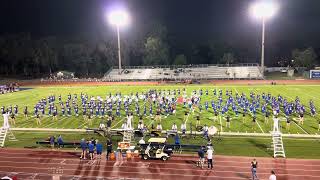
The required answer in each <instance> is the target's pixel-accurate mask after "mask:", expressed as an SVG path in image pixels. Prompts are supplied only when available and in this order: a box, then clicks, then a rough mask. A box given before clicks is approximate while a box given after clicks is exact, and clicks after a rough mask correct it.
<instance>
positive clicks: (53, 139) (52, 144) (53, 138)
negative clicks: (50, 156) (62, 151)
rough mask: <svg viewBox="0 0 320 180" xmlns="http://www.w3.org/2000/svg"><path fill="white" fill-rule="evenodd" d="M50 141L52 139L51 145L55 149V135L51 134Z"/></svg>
mask: <svg viewBox="0 0 320 180" xmlns="http://www.w3.org/2000/svg"><path fill="white" fill-rule="evenodd" d="M49 141H50V146H51V148H52V149H53V148H54V143H55V137H54V136H50V138H49Z"/></svg>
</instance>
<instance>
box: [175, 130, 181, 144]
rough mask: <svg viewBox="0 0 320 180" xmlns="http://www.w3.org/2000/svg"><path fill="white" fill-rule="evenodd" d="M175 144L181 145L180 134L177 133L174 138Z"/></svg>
mask: <svg viewBox="0 0 320 180" xmlns="http://www.w3.org/2000/svg"><path fill="white" fill-rule="evenodd" d="M174 142H175V144H176V145H180V137H179V134H178V133H177V134H176V136H175V137H174Z"/></svg>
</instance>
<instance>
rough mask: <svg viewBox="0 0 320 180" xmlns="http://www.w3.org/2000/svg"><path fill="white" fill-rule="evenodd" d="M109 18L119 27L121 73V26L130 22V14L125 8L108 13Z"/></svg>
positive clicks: (112, 23)
mask: <svg viewBox="0 0 320 180" xmlns="http://www.w3.org/2000/svg"><path fill="white" fill-rule="evenodd" d="M108 20H109V23H110V24H111V25H114V26H116V28H117V37H118V58H119V74H121V45H120V27H122V26H125V25H127V24H128V23H129V15H128V13H127V12H126V11H124V10H115V11H112V12H111V13H110V14H108Z"/></svg>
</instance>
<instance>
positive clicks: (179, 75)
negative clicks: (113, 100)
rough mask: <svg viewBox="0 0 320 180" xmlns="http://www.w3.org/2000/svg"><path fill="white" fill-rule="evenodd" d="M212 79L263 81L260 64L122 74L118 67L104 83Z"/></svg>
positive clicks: (153, 69) (158, 68) (137, 69)
mask: <svg viewBox="0 0 320 180" xmlns="http://www.w3.org/2000/svg"><path fill="white" fill-rule="evenodd" d="M212 79H263V75H262V73H261V69H260V66H259V64H256V63H249V64H248V63H246V64H230V65H226V64H199V65H170V66H169V65H158V66H126V67H123V69H122V72H121V74H119V73H118V67H113V68H111V69H110V70H109V71H108V72H107V73H106V74H105V75H104V77H103V81H123V80H132V81H135V80H140V81H141V80H142V81H149V80H150V81H154V80H156V81H159V80H175V81H182V80H212Z"/></svg>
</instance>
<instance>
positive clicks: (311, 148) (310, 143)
mask: <svg viewBox="0 0 320 180" xmlns="http://www.w3.org/2000/svg"><path fill="white" fill-rule="evenodd" d="M13 133H14V135H15V136H16V138H17V139H18V141H7V142H6V146H7V147H14V148H22V147H32V148H37V149H47V148H49V146H43V145H41V146H39V145H36V143H35V142H36V141H41V140H45V139H46V138H47V137H48V136H50V135H55V136H57V135H59V134H61V135H62V137H63V139H64V141H65V142H78V141H80V139H82V138H86V139H91V138H92V137H93V138H94V139H99V141H100V142H102V143H103V144H104V143H105V142H106V140H105V139H104V138H103V137H101V136H98V135H95V134H87V133H79V134H75V133H66V132H61V133H55V134H50V133H49V134H48V133H47V132H13ZM121 139H122V138H121V137H120V136H113V137H112V141H113V144H114V147H113V148H114V149H115V148H116V144H117V142H118V141H120V140H121ZM147 139H148V138H146V139H145V140H147ZM212 140H213V144H214V149H215V154H218V155H232V156H251V157H272V156H273V152H272V150H271V149H268V148H269V147H270V144H271V143H270V142H271V138H261V137H254V138H253V137H239V136H234V137H232V136H228V137H221V140H218V138H217V137H214V138H213V139H212ZM283 140H284V144H285V150H286V156H287V157H288V158H304V159H320V151H319V148H320V141H319V140H317V139H299V138H284V139H283ZM168 143H174V139H173V138H168ZM181 143H182V144H195V145H206V143H207V141H206V140H205V139H203V138H201V137H196V138H195V139H194V138H189V137H187V138H182V139H181ZM105 148H106V147H105V146H104V149H105ZM65 149H68V148H65ZM68 150H71V151H73V150H74V148H69V149H68ZM183 152H184V153H193V154H196V152H195V151H193V152H185V151H183Z"/></svg>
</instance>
